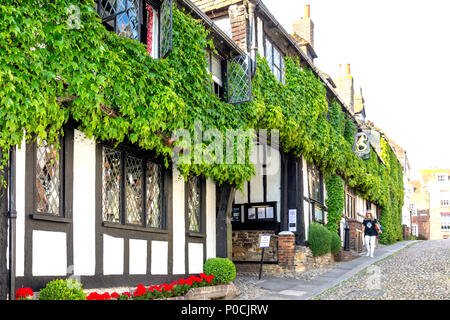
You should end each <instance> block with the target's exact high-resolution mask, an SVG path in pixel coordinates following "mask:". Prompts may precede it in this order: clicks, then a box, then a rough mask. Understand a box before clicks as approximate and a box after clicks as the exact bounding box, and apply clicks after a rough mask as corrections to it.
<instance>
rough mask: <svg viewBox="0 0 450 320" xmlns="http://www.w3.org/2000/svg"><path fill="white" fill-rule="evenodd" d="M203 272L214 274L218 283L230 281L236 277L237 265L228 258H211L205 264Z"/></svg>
mask: <svg viewBox="0 0 450 320" xmlns="http://www.w3.org/2000/svg"><path fill="white" fill-rule="evenodd" d="M203 272H204V273H206V274H207V275H213V276H214V280H215V281H216V283H230V282H231V281H233V280H234V278H236V267H235V266H234V263H233V262H232V261H231V260H230V259H227V258H210V259H208V260H206V262H205V264H204V265H203Z"/></svg>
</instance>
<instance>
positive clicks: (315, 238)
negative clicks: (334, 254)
mask: <svg viewBox="0 0 450 320" xmlns="http://www.w3.org/2000/svg"><path fill="white" fill-rule="evenodd" d="M308 243H309V248H310V249H311V251H312V253H313V255H314V257H317V256H321V255H324V254H326V253H328V252H330V251H331V232H330V231H329V230H328V229H327V228H325V227H324V226H323V225H321V224H320V223H317V222H313V223H312V224H311V225H310V226H309V230H308Z"/></svg>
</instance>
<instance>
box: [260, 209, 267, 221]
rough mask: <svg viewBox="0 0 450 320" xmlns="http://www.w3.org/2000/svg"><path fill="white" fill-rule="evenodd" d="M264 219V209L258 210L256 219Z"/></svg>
mask: <svg viewBox="0 0 450 320" xmlns="http://www.w3.org/2000/svg"><path fill="white" fill-rule="evenodd" d="M265 218H266V208H258V219H265Z"/></svg>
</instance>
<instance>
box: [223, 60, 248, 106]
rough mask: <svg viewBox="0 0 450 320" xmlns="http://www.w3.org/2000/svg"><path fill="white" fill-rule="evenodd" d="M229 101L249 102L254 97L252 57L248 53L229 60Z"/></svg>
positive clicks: (234, 102)
mask: <svg viewBox="0 0 450 320" xmlns="http://www.w3.org/2000/svg"><path fill="white" fill-rule="evenodd" d="M227 94H228V103H232V104H238V103H244V102H249V101H250V100H251V98H252V90H251V78H250V57H249V56H248V55H246V54H243V55H239V56H235V57H233V58H231V59H229V60H228V61H227Z"/></svg>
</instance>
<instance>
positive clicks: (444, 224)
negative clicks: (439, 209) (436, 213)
mask: <svg viewBox="0 0 450 320" xmlns="http://www.w3.org/2000/svg"><path fill="white" fill-rule="evenodd" d="M446 220H447V221H446ZM441 230H445V231H450V214H443V213H441Z"/></svg>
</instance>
